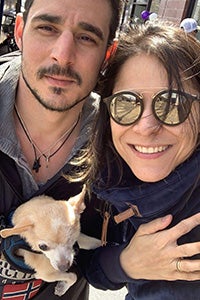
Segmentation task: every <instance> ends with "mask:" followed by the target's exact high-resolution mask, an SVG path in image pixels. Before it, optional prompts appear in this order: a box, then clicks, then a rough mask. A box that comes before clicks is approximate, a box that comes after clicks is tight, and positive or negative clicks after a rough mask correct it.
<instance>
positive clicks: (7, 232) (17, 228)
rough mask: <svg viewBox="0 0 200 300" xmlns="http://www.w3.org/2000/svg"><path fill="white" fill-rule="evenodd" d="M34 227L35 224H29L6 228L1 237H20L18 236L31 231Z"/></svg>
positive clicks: (1, 232) (0, 232)
mask: <svg viewBox="0 0 200 300" xmlns="http://www.w3.org/2000/svg"><path fill="white" fill-rule="evenodd" d="M32 226H33V224H31V223H27V224H26V225H25V224H23V225H18V226H14V227H11V228H5V229H2V230H1V231H0V235H1V237H2V238H6V237H8V236H11V235H18V234H19V235H20V234H21V233H23V232H25V231H27V230H28V229H30V227H32Z"/></svg>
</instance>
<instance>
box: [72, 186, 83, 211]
mask: <svg viewBox="0 0 200 300" xmlns="http://www.w3.org/2000/svg"><path fill="white" fill-rule="evenodd" d="M85 194H86V185H84V186H83V188H82V191H81V192H80V194H78V195H76V196H74V197H71V198H69V200H68V203H69V204H70V205H71V206H72V207H73V208H74V209H75V211H76V212H77V213H79V214H81V213H82V212H83V211H84V209H85V203H84V198H85Z"/></svg>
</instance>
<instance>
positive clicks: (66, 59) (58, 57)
mask: <svg viewBox="0 0 200 300" xmlns="http://www.w3.org/2000/svg"><path fill="white" fill-rule="evenodd" d="M75 56H76V44H75V41H74V36H73V34H72V33H71V32H67V33H66V32H63V33H62V34H60V36H59V37H58V38H57V40H56V41H55V42H54V45H53V47H52V51H51V58H52V59H53V60H55V61H56V62H57V63H59V64H60V65H71V64H74V61H75Z"/></svg>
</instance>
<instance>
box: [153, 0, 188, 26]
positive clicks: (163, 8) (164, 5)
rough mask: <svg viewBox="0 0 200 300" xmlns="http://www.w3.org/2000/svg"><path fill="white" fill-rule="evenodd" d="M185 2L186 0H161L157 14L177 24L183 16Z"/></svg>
mask: <svg viewBox="0 0 200 300" xmlns="http://www.w3.org/2000/svg"><path fill="white" fill-rule="evenodd" d="M186 4H187V0H161V1H160V5H159V10H158V16H159V18H162V19H166V20H169V21H172V22H174V23H178V24H179V23H180V21H181V20H182V18H183V15H184V12H185V8H186Z"/></svg>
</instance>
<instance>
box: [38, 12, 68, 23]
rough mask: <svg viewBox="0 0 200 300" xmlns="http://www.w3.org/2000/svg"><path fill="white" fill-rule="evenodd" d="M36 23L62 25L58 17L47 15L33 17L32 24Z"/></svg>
mask: <svg viewBox="0 0 200 300" xmlns="http://www.w3.org/2000/svg"><path fill="white" fill-rule="evenodd" d="M37 21H47V22H49V23H55V24H61V23H63V21H62V18H61V17H60V16H53V15H49V14H42V15H38V16H35V17H34V18H33V22H37Z"/></svg>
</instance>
